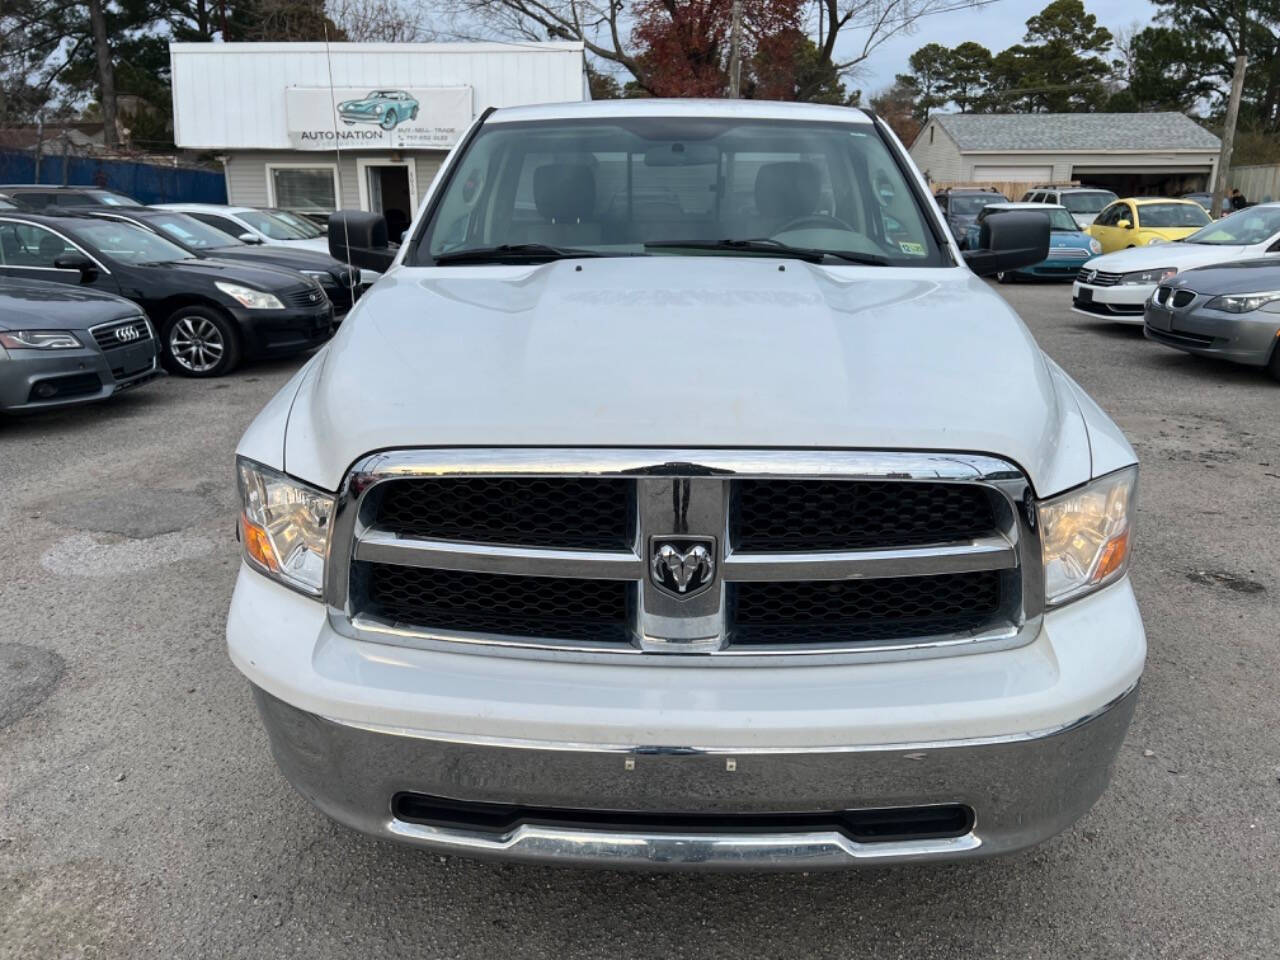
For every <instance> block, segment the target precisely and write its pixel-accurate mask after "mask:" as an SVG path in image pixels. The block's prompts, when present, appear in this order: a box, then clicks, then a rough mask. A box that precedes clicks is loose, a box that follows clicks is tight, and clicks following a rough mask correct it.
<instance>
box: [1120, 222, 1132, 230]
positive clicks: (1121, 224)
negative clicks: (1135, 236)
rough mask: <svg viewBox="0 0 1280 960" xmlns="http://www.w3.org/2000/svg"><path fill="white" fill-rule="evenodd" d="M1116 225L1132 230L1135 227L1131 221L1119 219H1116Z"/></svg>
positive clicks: (1122, 228)
mask: <svg viewBox="0 0 1280 960" xmlns="http://www.w3.org/2000/svg"><path fill="white" fill-rule="evenodd" d="M1116 226H1117V227H1119V228H1120V229H1121V230H1132V229H1133V224H1132V223H1131V222H1130V221H1128V220H1117V221H1116Z"/></svg>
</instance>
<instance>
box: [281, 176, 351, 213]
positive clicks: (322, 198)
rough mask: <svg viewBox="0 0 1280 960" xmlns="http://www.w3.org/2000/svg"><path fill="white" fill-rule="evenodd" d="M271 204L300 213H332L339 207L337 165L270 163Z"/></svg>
mask: <svg viewBox="0 0 1280 960" xmlns="http://www.w3.org/2000/svg"><path fill="white" fill-rule="evenodd" d="M267 182H268V183H269V184H270V186H271V205H272V206H273V207H280V208H282V209H284V210H296V211H297V212H298V213H332V212H333V211H334V210H336V209H338V168H337V167H336V166H332V165H328V166H314V167H313V166H301V165H299V166H279V167H273V166H268V167H267Z"/></svg>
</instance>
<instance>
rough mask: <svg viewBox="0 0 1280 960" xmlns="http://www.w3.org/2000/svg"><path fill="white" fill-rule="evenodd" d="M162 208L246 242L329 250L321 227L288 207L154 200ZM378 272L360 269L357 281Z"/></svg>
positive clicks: (366, 280) (371, 278) (373, 277)
mask: <svg viewBox="0 0 1280 960" xmlns="http://www.w3.org/2000/svg"><path fill="white" fill-rule="evenodd" d="M153 206H155V207H157V208H159V209H161V210H178V211H181V212H182V213H185V214H187V216H190V217H195V218H196V219H197V220H199V221H201V222H202V223H206V224H208V225H209V226H211V227H213V228H215V229H217V230H221V231H222V232H223V233H225V234H228V235H229V236H232V237H235V238H236V239H238V240H243V241H245V242H246V243H270V244H280V245H284V246H290V247H297V248H300V249H303V250H319V251H321V252H323V253H328V252H329V240H328V237H326V236H325V232H324V230H322V229H321V228H320V227H317V226H316V225H315V224H314V223H312V222H311V221H310V220H308V219H306V218H305V217H300V216H298V215H297V214H296V213H291V212H290V211H288V210H274V209H266V208H258V207H236V206H224V205H221V204H216V203H157V204H153ZM379 276H381V274H379V273H378V272H377V271H376V270H361V271H360V283H361V284H362V285H364V286H368V285H369V284H371V283H373V282H374V281H375V280H377V279H378V277H379Z"/></svg>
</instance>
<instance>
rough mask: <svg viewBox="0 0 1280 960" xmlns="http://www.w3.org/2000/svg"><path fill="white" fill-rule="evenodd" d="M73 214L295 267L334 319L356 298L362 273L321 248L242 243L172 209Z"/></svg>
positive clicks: (199, 249) (228, 256)
mask: <svg viewBox="0 0 1280 960" xmlns="http://www.w3.org/2000/svg"><path fill="white" fill-rule="evenodd" d="M77 215H80V216H86V217H98V218H99V219H103V220H120V221H123V222H125V223H132V224H134V225H136V226H139V227H143V228H145V229H147V230H150V231H152V232H153V233H158V234H160V236H162V237H166V238H167V239H169V240H172V241H173V242H174V243H176V244H178V246H180V247H186V248H187V249H188V250H190V251H192V252H193V253H195V254H196V255H197V256H200V257H214V258H216V259H218V260H243V261H244V262H245V263H259V264H261V263H265V264H270V265H272V266H276V267H287V268H288V269H290V270H297V271H298V272H299V273H302V274H305V275H306V276H308V277H314V278H315V279H316V280H318V281H320V285H321V286H322V287H324V292H325V296H327V297H328V298H329V302H330V303H332V304H333V312H334V314H335V316H338V317H341V316H343V315H345V314H346V312H347V311H348V310H350V309H351V307H352V304H353V303H354V302H355V299H356V297H357V296H358V287H359V278H360V271H359V270H353V269H352V268H351V267H348V266H347V265H346V264H345V263H341V262H339V261H338V260H335V259H334V258H333V257H331V256H329V255H328V254H327V253H321V252H320V251H319V250H303V249H299V248H295V247H290V246H288V245H285V244H279V243H273V244H264V243H246V242H245V241H243V240H239V239H237V238H235V237H231V236H228V235H227V234H225V233H223V232H222V231H221V230H216V229H214V228H213V227H211V226H209V225H208V224H207V223H201V222H200V221H199V220H197V219H196V218H195V217H192V216H189V215H187V214H185V213H179V212H178V211H176V210H157V209H156V208H154V207H100V208H95V209H92V210H84V211H77Z"/></svg>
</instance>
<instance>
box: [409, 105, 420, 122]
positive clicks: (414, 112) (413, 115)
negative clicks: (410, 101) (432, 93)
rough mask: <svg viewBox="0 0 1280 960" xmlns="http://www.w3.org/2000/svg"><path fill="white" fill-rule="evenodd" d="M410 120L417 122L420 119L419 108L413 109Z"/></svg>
mask: <svg viewBox="0 0 1280 960" xmlns="http://www.w3.org/2000/svg"><path fill="white" fill-rule="evenodd" d="M409 119H410V120H417V119H418V108H417V107H414V108H413V113H411V114H409Z"/></svg>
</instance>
